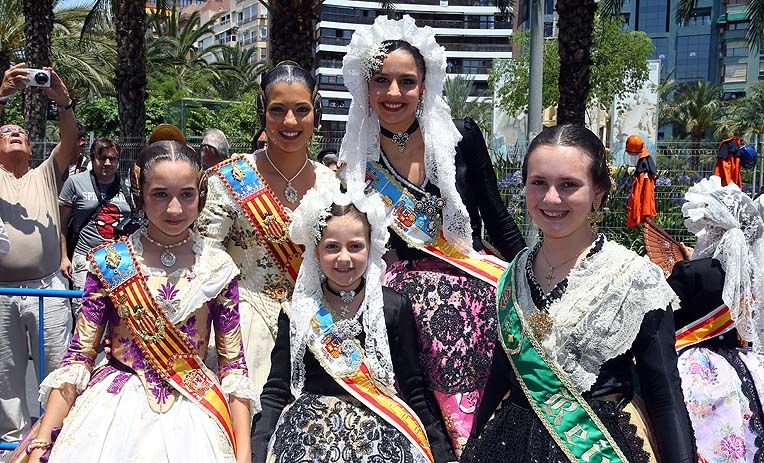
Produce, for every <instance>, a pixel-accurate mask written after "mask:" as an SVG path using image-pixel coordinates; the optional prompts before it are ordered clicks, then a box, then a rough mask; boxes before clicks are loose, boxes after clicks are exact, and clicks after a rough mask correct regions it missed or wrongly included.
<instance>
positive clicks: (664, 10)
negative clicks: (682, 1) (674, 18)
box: [636, 0, 671, 34]
mask: <svg viewBox="0 0 764 463" xmlns="http://www.w3.org/2000/svg"><path fill="white" fill-rule="evenodd" d="M670 3H671V2H667V1H666V0H640V2H639V8H638V10H637V25H636V27H637V28H638V29H639V30H640V31H643V32H647V33H648V34H656V33H661V32H668V17H669V4H670Z"/></svg>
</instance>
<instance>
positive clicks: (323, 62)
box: [318, 59, 342, 69]
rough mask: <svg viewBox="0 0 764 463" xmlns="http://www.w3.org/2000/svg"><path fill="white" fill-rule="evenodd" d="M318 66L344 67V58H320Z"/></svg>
mask: <svg viewBox="0 0 764 463" xmlns="http://www.w3.org/2000/svg"><path fill="white" fill-rule="evenodd" d="M318 67H320V68H331V69H342V60H341V59H320V60H318Z"/></svg>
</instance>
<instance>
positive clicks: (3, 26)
mask: <svg viewBox="0 0 764 463" xmlns="http://www.w3.org/2000/svg"><path fill="white" fill-rule="evenodd" d="M23 48H24V17H23V15H22V4H21V1H20V0H0V78H2V76H4V75H5V71H7V70H8V68H10V67H11V63H12V62H13V61H14V59H13V58H14V55H16V54H17V53H18V52H19V50H22V49H23ZM3 124H5V112H3V113H2V114H0V125H3Z"/></svg>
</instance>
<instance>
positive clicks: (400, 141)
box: [379, 118, 419, 153]
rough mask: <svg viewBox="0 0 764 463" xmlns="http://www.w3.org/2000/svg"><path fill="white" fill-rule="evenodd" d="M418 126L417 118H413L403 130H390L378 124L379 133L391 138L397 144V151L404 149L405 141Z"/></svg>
mask: <svg viewBox="0 0 764 463" xmlns="http://www.w3.org/2000/svg"><path fill="white" fill-rule="evenodd" d="M418 128H419V119H417V118H414V122H412V123H411V126H409V128H408V129H406V131H405V132H391V131H389V130H387V129H386V128H384V127H382V125H380V126H379V133H381V134H382V135H384V136H386V137H387V138H390V139H392V140H393V143H395V144H396V145H398V151H400V152H401V153H402V152H404V151H406V143H407V142H408V141H409V140H410V139H411V134H413V133H414V132H416V130H417V129H418Z"/></svg>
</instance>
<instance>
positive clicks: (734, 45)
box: [724, 40, 748, 57]
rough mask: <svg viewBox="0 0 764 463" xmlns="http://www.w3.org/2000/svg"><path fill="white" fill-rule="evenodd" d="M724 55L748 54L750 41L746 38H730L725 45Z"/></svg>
mask: <svg viewBox="0 0 764 463" xmlns="http://www.w3.org/2000/svg"><path fill="white" fill-rule="evenodd" d="M724 56H725V57H735V56H748V42H746V41H745V40H730V41H729V42H727V43H726V44H725V45H724Z"/></svg>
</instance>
